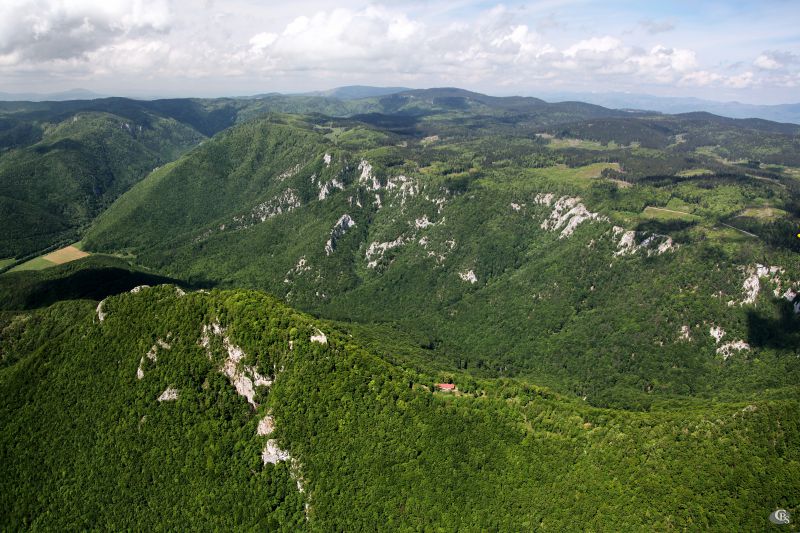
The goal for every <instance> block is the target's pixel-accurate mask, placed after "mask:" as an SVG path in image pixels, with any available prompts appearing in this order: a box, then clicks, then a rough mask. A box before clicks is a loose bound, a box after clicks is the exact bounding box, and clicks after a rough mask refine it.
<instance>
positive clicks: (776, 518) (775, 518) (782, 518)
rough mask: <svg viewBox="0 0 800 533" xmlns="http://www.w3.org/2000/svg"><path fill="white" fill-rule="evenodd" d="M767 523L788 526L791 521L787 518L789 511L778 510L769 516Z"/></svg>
mask: <svg viewBox="0 0 800 533" xmlns="http://www.w3.org/2000/svg"><path fill="white" fill-rule="evenodd" d="M769 521H770V522H772V523H773V524H788V523H790V522H791V521H792V519H791V517H790V516H789V511H787V510H786V509H778V510H777V511H774V512H773V513H772V514H771V515H769Z"/></svg>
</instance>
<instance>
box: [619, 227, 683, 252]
mask: <svg viewBox="0 0 800 533" xmlns="http://www.w3.org/2000/svg"><path fill="white" fill-rule="evenodd" d="M611 229H612V232H613V235H614V238H617V237H619V241H618V242H617V251H616V252H614V256H615V257H619V256H623V255H633V254H635V253H637V252H639V251H643V250H644V251H646V253H647V255H648V256H651V255H653V254H655V255H661V254H663V253H666V252H670V251H674V250H677V248H678V245H677V244H675V243H673V242H672V237H669V236H667V235H658V234H656V233H653V234H650V235H647V234H642V235H647V237H645V238H644V240H642V242H640V243H638V244H637V242H636V236H637V233H636V232H635V231H630V230H625V228H621V227H619V226H614V227H613V228H611ZM620 236H621V237H620ZM657 241H660V243H659V245H658V246H657V247H656V248H655V250H654V249H653V245H654V244H655V243H656V242H657Z"/></svg>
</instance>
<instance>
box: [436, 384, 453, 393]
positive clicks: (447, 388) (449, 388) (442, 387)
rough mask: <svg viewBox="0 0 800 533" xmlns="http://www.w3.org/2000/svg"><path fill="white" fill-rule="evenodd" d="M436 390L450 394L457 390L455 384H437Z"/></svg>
mask: <svg viewBox="0 0 800 533" xmlns="http://www.w3.org/2000/svg"><path fill="white" fill-rule="evenodd" d="M436 388H437V389H439V390H441V391H446V392H450V391H454V390H456V385H455V383H437V384H436Z"/></svg>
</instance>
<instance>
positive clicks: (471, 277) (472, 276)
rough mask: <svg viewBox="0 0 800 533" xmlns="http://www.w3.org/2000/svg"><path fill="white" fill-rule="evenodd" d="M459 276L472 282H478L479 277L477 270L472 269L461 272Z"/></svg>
mask: <svg viewBox="0 0 800 533" xmlns="http://www.w3.org/2000/svg"><path fill="white" fill-rule="evenodd" d="M458 277H459V278H461V279H462V280H463V281H468V282H469V283H471V284H474V283H477V281H478V278H477V277H475V272H473V271H472V270H467V271H466V272H459V273H458Z"/></svg>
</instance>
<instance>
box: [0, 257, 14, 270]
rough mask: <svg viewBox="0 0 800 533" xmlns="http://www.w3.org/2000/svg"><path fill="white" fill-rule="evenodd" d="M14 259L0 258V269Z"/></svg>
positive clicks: (12, 262)
mask: <svg viewBox="0 0 800 533" xmlns="http://www.w3.org/2000/svg"><path fill="white" fill-rule="evenodd" d="M14 261H15V259H14V258H13V257H12V258H9V259H0V269H3V268H5V267H7V266H8V265H12V264H14Z"/></svg>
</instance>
